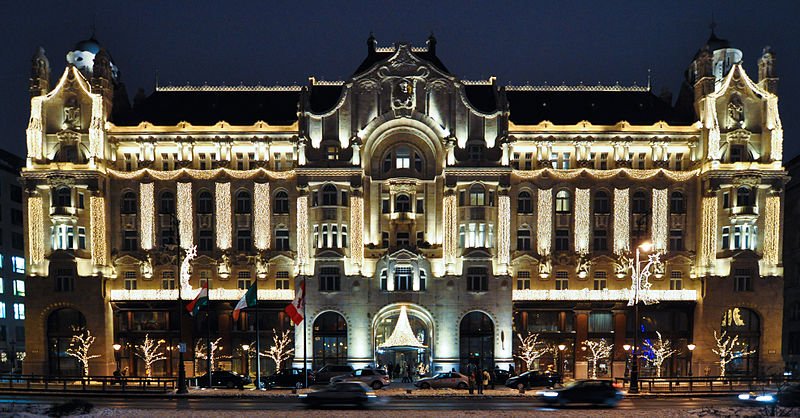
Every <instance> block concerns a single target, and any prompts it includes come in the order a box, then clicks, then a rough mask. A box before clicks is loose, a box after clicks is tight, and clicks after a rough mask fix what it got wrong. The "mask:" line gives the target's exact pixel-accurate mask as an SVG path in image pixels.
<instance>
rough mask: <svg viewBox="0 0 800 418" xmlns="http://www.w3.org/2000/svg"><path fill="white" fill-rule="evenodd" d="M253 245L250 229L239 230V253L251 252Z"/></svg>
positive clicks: (237, 240)
mask: <svg viewBox="0 0 800 418" xmlns="http://www.w3.org/2000/svg"><path fill="white" fill-rule="evenodd" d="M252 245H253V237H252V236H251V232H250V230H249V229H239V230H237V231H236V249H237V250H239V251H250V250H251V249H252Z"/></svg>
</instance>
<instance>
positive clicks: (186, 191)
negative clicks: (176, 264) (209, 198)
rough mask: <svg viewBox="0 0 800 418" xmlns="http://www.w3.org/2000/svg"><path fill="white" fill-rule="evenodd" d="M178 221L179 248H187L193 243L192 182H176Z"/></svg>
mask: <svg viewBox="0 0 800 418" xmlns="http://www.w3.org/2000/svg"><path fill="white" fill-rule="evenodd" d="M177 195H178V198H177V201H176V203H177V209H178V221H179V223H180V228H179V229H180V231H179V232H180V241H181V248H183V249H187V248H190V247H191V246H192V245H193V244H194V232H193V229H194V222H193V220H192V214H193V213H194V211H193V210H192V202H193V200H194V199H193V198H192V183H182V182H179V183H178V193H177Z"/></svg>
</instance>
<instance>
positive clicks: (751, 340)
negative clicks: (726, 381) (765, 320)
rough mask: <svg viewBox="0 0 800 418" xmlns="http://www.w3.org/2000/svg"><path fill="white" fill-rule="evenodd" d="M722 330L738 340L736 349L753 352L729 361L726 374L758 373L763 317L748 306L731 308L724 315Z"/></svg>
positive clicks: (729, 336) (728, 336)
mask: <svg viewBox="0 0 800 418" xmlns="http://www.w3.org/2000/svg"><path fill="white" fill-rule="evenodd" d="M721 328H722V331H721V332H727V334H726V338H730V339H731V340H733V339H734V338H737V337H738V340H737V341H736V351H737V352H744V353H747V352H749V351H753V353H751V354H748V355H745V356H742V357H740V358H737V359H736V360H733V361H731V362H730V363H728V366H727V369H726V373H725V374H726V375H729V374H742V375H749V376H752V375H756V374H758V356H759V354H760V353H759V344H758V342H759V340H760V339H761V319H760V318H759V316H758V314H757V313H755V311H752V310H750V309H747V308H738V307H737V308H730V309H728V310H727V311H725V314H724V315H723V316H722V327H721Z"/></svg>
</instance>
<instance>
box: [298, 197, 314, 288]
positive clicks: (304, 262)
mask: <svg viewBox="0 0 800 418" xmlns="http://www.w3.org/2000/svg"><path fill="white" fill-rule="evenodd" d="M300 193H301V195H300V196H298V198H297V266H298V271H299V274H311V273H310V272H309V268H308V267H309V266H308V265H309V261H310V260H309V252H308V195H307V194H306V191H305V190H301V191H300Z"/></svg>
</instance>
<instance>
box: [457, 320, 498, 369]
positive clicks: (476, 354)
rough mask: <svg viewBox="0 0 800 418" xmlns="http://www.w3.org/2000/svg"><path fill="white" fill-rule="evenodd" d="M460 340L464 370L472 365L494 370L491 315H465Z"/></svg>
mask: <svg viewBox="0 0 800 418" xmlns="http://www.w3.org/2000/svg"><path fill="white" fill-rule="evenodd" d="M458 340H459V353H460V358H461V366H462V370H464V367H465V366H466V365H467V364H470V363H472V364H475V365H476V366H478V367H482V368H489V369H491V368H494V323H493V322H492V319H491V318H489V315H486V314H485V313H483V312H479V311H473V312H470V313H468V314H466V315H464V317H463V318H461V324H460V326H459V338H458Z"/></svg>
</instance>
